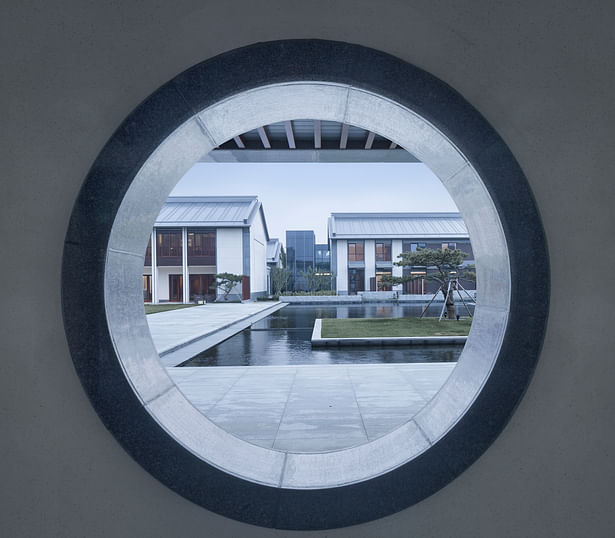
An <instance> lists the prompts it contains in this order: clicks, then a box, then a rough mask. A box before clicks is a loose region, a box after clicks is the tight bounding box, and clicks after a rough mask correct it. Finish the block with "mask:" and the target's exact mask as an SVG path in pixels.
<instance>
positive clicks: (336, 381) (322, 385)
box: [167, 363, 455, 452]
mask: <svg viewBox="0 0 615 538" xmlns="http://www.w3.org/2000/svg"><path fill="white" fill-rule="evenodd" d="M454 366H455V363H421V364H365V365H324V366H251V367H244V366H229V367H210V368H207V367H202V368H168V369H167V371H168V372H169V375H170V376H171V377H172V378H173V380H174V381H175V383H176V384H177V386H178V387H179V388H180V390H181V391H182V392H183V393H184V394H185V395H186V397H187V398H188V399H189V400H190V401H191V402H192V403H193V404H194V405H195V406H196V407H197V408H198V409H199V410H200V411H201V412H202V413H204V414H205V415H206V416H207V417H209V418H210V419H211V420H212V421H213V422H215V423H216V424H218V425H219V426H220V427H221V428H223V429H225V430H226V431H228V432H230V433H232V434H234V435H236V436H237V437H240V438H242V439H244V440H246V441H249V442H251V443H254V444H257V445H261V446H264V447H268V448H274V449H279V450H285V451H292V452H321V451H327V450H338V449H342V448H347V447H350V446H354V445H358V444H361V443H365V442H367V441H370V440H372V439H375V438H377V437H380V436H382V435H384V434H385V433H387V432H389V431H391V430H393V429H395V428H396V427H397V426H400V425H401V424H403V423H404V422H406V421H407V420H409V419H410V418H411V417H412V416H413V415H414V414H415V413H416V412H417V411H419V410H420V409H421V408H422V407H423V406H424V405H425V403H426V402H427V401H428V400H429V399H430V398H431V397H432V396H433V395H434V394H435V393H436V392H437V391H438V390H439V388H440V387H441V386H442V384H443V383H444V381H445V380H446V379H447V377H448V376H449V374H450V373H451V371H452V369H453V368H454Z"/></svg>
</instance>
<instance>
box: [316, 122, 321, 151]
mask: <svg viewBox="0 0 615 538" xmlns="http://www.w3.org/2000/svg"><path fill="white" fill-rule="evenodd" d="M320 137H321V131H320V120H314V148H315V149H320V147H321V145H322V141H321V138H320Z"/></svg>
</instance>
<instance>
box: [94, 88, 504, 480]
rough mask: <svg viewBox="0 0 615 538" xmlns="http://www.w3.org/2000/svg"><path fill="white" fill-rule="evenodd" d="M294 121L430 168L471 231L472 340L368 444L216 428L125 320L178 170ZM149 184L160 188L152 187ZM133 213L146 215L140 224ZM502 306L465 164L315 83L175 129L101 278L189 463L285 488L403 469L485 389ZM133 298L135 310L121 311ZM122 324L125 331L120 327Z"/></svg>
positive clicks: (234, 103)
mask: <svg viewBox="0 0 615 538" xmlns="http://www.w3.org/2000/svg"><path fill="white" fill-rule="evenodd" d="M299 118H314V119H320V120H328V121H336V122H341V123H346V124H350V125H356V126H358V127H363V128H366V129H369V130H370V131H373V132H376V133H378V134H381V135H383V136H384V137H386V138H388V139H389V140H392V141H394V142H396V143H397V144H399V145H400V146H401V147H403V148H405V149H406V150H408V151H410V153H412V154H413V155H415V156H416V157H418V158H419V159H420V160H421V161H422V162H424V163H425V164H426V165H428V166H429V167H430V168H431V169H432V170H433V171H434V172H435V173H436V174H437V175H438V177H439V178H440V179H441V180H442V182H443V183H444V184H445V186H446V187H447V188H448V189H449V191H450V192H451V194H452V196H453V198H454V200H455V202H456V203H457V204H458V207H459V210H460V212H461V214H462V216H463V217H464V220H465V222H466V225H467V227H468V231H469V233H470V237H471V239H472V245H473V250H474V253H475V258H476V268H477V276H478V278H477V282H478V289H477V296H478V297H479V300H478V304H477V306H476V314H475V321H474V324H473V328H472V331H471V334H470V337H469V339H468V340H469V341H468V343H467V346H466V348H465V349H464V352H463V353H462V355H461V357H460V359H459V362H458V365H457V367H456V368H455V369H454V370H453V372H452V374H451V376H450V377H449V379H448V380H447V382H446V383H445V384H444V386H443V387H442V389H441V390H440V391H439V392H438V394H437V395H436V396H435V397H434V398H433V400H432V401H431V402H429V404H428V405H427V406H425V408H423V409H422V410H421V411H420V412H419V413H418V414H417V415H415V416H414V417H412V418H411V417H408V418H409V420H408V422H407V423H406V424H404V425H403V426H402V427H400V428H397V429H396V430H393V431H391V432H389V433H388V434H386V435H384V436H382V437H380V438H378V439H376V440H374V441H371V442H368V443H365V444H362V445H359V446H356V447H352V448H348V449H344V450H338V451H332V452H325V453H311V454H294V453H291V452H288V453H285V452H281V451H278V450H273V449H267V448H263V447H260V446H256V445H253V444H251V443H249V442H246V441H243V440H242V439H239V438H237V437H234V436H232V435H228V434H227V433H226V432H225V431H223V430H222V429H220V428H219V427H218V426H216V425H215V424H213V423H212V422H211V421H210V420H209V419H208V418H207V417H205V416H204V415H202V414H201V413H200V412H199V411H198V410H197V409H195V408H194V407H193V406H192V404H191V403H190V402H189V401H188V400H186V398H185V397H184V396H183V394H182V393H181V392H180V391H179V390H178V389H177V388H175V386H174V383H173V382H172V381H171V379H170V378H169V376H168V375H167V373H166V370H165V368H164V367H163V366H162V363H161V362H160V361H159V360H158V355H157V353H156V351H155V349H154V346H153V343H152V341H151V338H150V337H149V330H148V327H147V322H146V320H145V316H144V315H143V314H142V315H141V316H135V318H136V319H132V320H131V319H127V318H126V315H125V312H126V311H130V312H137V311H138V310H139V309H141V310H142V303H143V299H142V293H141V289H140V287H139V285H138V284H139V278H140V276H141V274H142V272H143V271H142V266H143V263H142V261H143V253H144V252H145V246H146V245H147V240H148V237H149V236H150V235H151V229H152V227H153V223H154V221H155V219H156V215H157V214H158V212H159V211H160V208H161V207H162V205H163V204H164V202H165V200H166V198H167V197H168V194H169V192H170V190H171V189H172V188H173V187H174V186H175V184H176V183H177V182H178V181H179V179H180V178H181V176H182V175H183V173H182V172H183V171H188V169H190V167H191V166H192V165H193V164H194V162H195V161H196V160H197V159H198V157H200V156H201V155H203V154H205V153H208V152H209V151H210V150H211V149H213V148H214V147H216V146H218V145H220V144H222V143H224V142H226V141H227V140H230V139H232V138H233V137H234V136H237V135H240V134H242V133H244V132H248V131H251V130H253V129H256V128H257V127H259V126H260V125H268V124H270V123H276V122H280V121H284V120H289V119H299ZM410 179H411V178H409V180H410ZM154 184H156V185H159V187H158V188H152V187H153V185H154ZM135 215H141V216H142V217H141V218H140V219H139V221H138V226H137V223H135V220H134V216H135ZM146 216H147V217H146ZM135 260H138V262H139V263H135ZM127 268H131V269H132V271H128V270H127ZM494 280H496V282H494ZM495 290H497V293H494V292H495ZM509 298H510V269H509V262H508V254H507V249H506V239H505V237H504V234H503V231H502V226H501V224H500V221H499V218H498V215H497V211H496V210H495V207H494V205H493V202H492V200H491V198H490V196H489V194H488V193H487V190H486V189H485V187H484V184H483V182H482V180H481V179H480V177H479V176H478V174H477V173H476V172H475V170H474V169H473V168H472V166H471V165H470V164H469V163H468V162H467V159H465V157H464V156H463V155H462V154H461V153H460V152H459V150H457V148H456V147H455V146H454V145H453V144H452V143H451V142H450V141H449V140H448V139H447V138H446V137H444V136H443V135H442V133H440V132H439V131H438V130H437V129H435V128H434V127H433V126H432V125H431V124H429V122H427V121H425V120H424V119H423V118H421V117H420V116H418V115H417V114H415V113H413V112H412V111H410V110H408V109H407V108H405V107H402V106H400V105H399V104H397V103H394V102H392V101H391V100H389V99H386V98H383V97H380V96H378V95H376V94H374V93H372V92H367V91H364V90H361V89H359V88H356V87H351V86H348V85H340V84H331V83H326V82H323V81H318V82H297V83H290V84H276V85H270V86H266V87H260V88H255V89H252V90H248V91H246V92H242V93H239V94H237V95H233V96H232V97H229V98H227V99H225V100H223V101H221V102H219V103H216V104H215V105H213V106H211V107H209V108H207V109H206V110H204V111H202V112H200V113H199V114H197V115H195V116H194V117H193V118H191V119H189V120H188V121H187V122H185V123H184V124H183V125H182V126H180V127H179V128H178V129H177V130H176V131H175V132H173V133H172V134H171V135H170V136H169V137H168V138H167V139H166V140H165V141H164V142H163V143H162V144H161V145H160V147H159V148H158V149H157V150H156V151H155V152H154V154H153V155H152V156H151V157H150V158H149V159H148V160H147V161H146V162H145V164H144V165H143V167H142V168H141V170H139V172H138V173H137V174H136V176H135V179H134V181H133V182H132V185H131V186H130V188H129V190H128V192H127V193H126V196H125V197H124V200H123V202H122V205H121V206H120V209H119V211H118V212H117V216H116V218H115V223H114V225H113V228H112V230H111V237H110V239H109V248H108V256H107V264H106V269H105V302H106V305H107V320H108V324H109V328H110V331H111V336H112V338H113V341H114V344H115V348H116V351H117V354H118V358H119V360H120V362H121V364H122V367H123V369H124V372H125V374H126V377H127V378H128V379H129V381H130V383H131V384H132V387H133V389H134V391H135V392H136V394H137V395H138V396H139V398H140V399H141V401H142V402H143V405H144V406H145V407H146V409H147V410H148V411H149V412H150V413H151V414H152V416H153V417H154V418H155V419H156V421H157V422H158V423H159V424H160V425H161V426H162V427H163V428H164V429H165V430H166V431H167V432H169V434H170V435H172V436H173V437H174V438H175V439H176V440H177V441H178V442H180V443H181V444H182V445H184V446H185V447H186V448H187V449H188V450H190V451H192V452H193V453H194V454H195V455H196V456H198V457H199V458H201V459H203V460H204V461H206V462H208V463H210V464H212V465H215V466H216V467H218V468H220V469H222V470H224V471H226V472H229V473H232V474H234V475H236V476H238V477H241V478H244V479H247V480H252V481H255V482H258V483H262V484H267V485H270V486H280V487H292V488H326V487H337V486H340V485H344V484H350V483H353V482H358V481H362V480H366V479H369V478H372V477H374V476H378V475H379V474H382V473H383V472H386V471H389V470H391V469H394V468H396V467H398V466H399V465H401V464H403V463H406V462H407V461H409V460H411V459H413V458H415V457H416V456H418V455H419V454H421V453H422V452H423V451H425V450H427V449H428V448H429V447H430V446H432V445H433V444H434V443H436V442H437V441H438V440H439V439H440V438H441V437H442V436H443V435H444V434H445V433H446V432H447V431H448V430H449V429H450V428H451V427H452V426H453V425H454V424H455V423H456V422H457V421H458V420H459V418H460V417H461V416H462V415H463V413H464V412H465V410H466V409H467V408H468V407H469V406H470V404H471V403H472V401H473V400H474V398H475V397H476V394H477V393H478V391H479V390H480V388H481V387H482V386H483V384H484V383H485V381H486V379H487V377H488V375H489V372H490V371H491V368H492V366H493V363H494V362H495V360H496V358H497V354H498V351H499V348H500V344H501V340H502V337H503V334H504V328H505V327H506V320H507V316H508V307H509ZM129 301H130V302H131V303H134V304H132V305H128V304H127V303H128V302H129ZM127 324H130V331H129V332H127V331H126V330H125V328H126V327H127ZM145 350H147V355H146V354H145ZM145 370H146V371H145Z"/></svg>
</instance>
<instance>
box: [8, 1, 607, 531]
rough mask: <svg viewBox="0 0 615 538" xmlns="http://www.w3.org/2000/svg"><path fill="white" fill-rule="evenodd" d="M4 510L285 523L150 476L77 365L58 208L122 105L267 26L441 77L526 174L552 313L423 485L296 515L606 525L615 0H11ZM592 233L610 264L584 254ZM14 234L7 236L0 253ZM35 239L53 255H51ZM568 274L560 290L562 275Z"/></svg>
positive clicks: (142, 521) (68, 200) (479, 525)
mask: <svg viewBox="0 0 615 538" xmlns="http://www.w3.org/2000/svg"><path fill="white" fill-rule="evenodd" d="M1 9H2V16H1V17H0V26H1V31H0V36H2V37H1V39H2V47H0V58H2V59H1V63H2V66H3V69H2V75H1V77H2V85H1V87H2V90H1V91H2V96H3V121H2V125H3V134H2V144H1V146H2V149H1V151H2V153H1V157H0V160H1V162H3V163H4V174H3V176H2V179H1V189H2V195H1V196H0V206H1V209H2V211H0V219H1V222H2V230H3V231H8V233H6V234H5V236H4V240H5V245H6V248H5V253H6V254H5V257H4V263H3V266H2V271H3V276H4V278H3V281H4V282H6V283H9V282H10V285H7V286H6V288H5V290H4V297H3V299H4V300H3V316H2V324H1V326H2V327H3V333H4V334H3V338H2V343H1V344H0V345H1V352H0V355H1V356H2V358H3V360H2V362H1V366H0V368H1V370H0V374H1V376H0V379H1V380H2V381H1V383H2V385H1V388H2V390H1V391H0V394H2V396H0V402H1V407H0V409H1V410H2V417H3V425H4V432H3V435H2V437H1V438H2V447H3V448H2V453H3V460H2V461H3V464H4V465H6V468H4V469H3V471H2V476H3V485H2V504H1V505H0V506H2V512H3V513H2V518H1V520H2V524H1V525H2V530H3V531H4V532H3V533H4V534H5V535H9V536H32V535H36V536H80V535H87V536H109V535H116V536H174V535H178V534H181V535H184V536H202V535H211V536H220V535H226V536H286V535H293V534H297V535H298V533H291V532H281V531H272V530H268V529H261V528H254V527H250V526H248V525H244V524H240V523H236V522H233V521H229V520H227V519H224V518H222V517H219V516H215V515H213V514H210V513H208V512H206V511H204V510H203V509H202V508H199V507H198V506H195V505H193V504H191V503H189V502H187V501H185V500H184V499H182V498H181V497H179V496H178V495H175V494H174V493H172V492H171V491H170V490H168V489H167V488H165V487H164V486H162V485H161V484H159V483H158V482H157V481H156V480H154V479H153V478H152V477H150V476H149V475H148V474H147V473H146V472H145V471H144V470H143V469H141V468H140V467H139V466H138V465H137V464H135V463H134V462H133V461H132V460H131V459H130V457H129V456H128V455H127V454H126V453H125V452H124V451H123V450H122V449H121V448H120V447H119V445H118V444H117V443H116V441H115V440H114V439H113V438H112V437H111V435H110V434H109V433H108V432H107V431H106V430H105V428H104V426H103V424H102V423H101V422H100V420H99V418H98V416H97V415H96V414H95V412H94V411H93V409H92V408H91V406H90V405H89V403H88V401H87V398H86V396H85V394H84V392H83V390H82V388H81V387H80V385H79V381H78V379H77V376H76V374H75V370H74V367H73V364H72V361H71V359H70V356H69V354H68V350H67V346H66V340H65V336H64V331H63V326H62V319H61V314H60V311H61V310H60V303H59V297H60V285H59V282H60V269H61V267H60V262H61V252H62V244H63V240H64V235H65V232H66V227H67V224H68V218H69V215H70V211H71V209H72V205H73V203H74V200H75V198H76V195H77V192H78V189H79V186H80V184H81V182H82V181H83V178H84V177H85V175H86V173H87V171H88V169H89V167H90V165H91V163H92V161H93V159H94V157H95V156H96V155H97V154H98V152H99V151H100V149H101V147H102V145H103V144H104V142H105V141H106V140H107V139H108V138H109V136H111V134H112V132H113V130H114V129H115V127H116V126H117V125H119V123H120V122H121V120H122V119H123V118H124V117H125V116H126V115H127V114H128V113H129V112H130V111H131V110H132V109H133V108H134V107H135V106H136V105H137V104H138V103H139V102H140V101H141V100H142V99H143V98H144V97H145V96H147V95H148V94H150V93H151V92H152V91H154V90H155V89H156V88H157V87H159V86H160V85H161V84H162V83H163V82H165V81H167V80H168V79H169V78H171V77H172V76H174V75H175V74H177V73H178V72H180V71H182V70H183V69H185V68H187V67H189V66H190V65H192V64H194V63H196V62H198V61H201V60H203V59H204V58H207V57H210V56H213V55H215V54H218V53H220V52H222V51H225V50H229V49H232V48H235V47H238V46H242V45H247V44H250V43H253V42H256V41H263V40H271V39H281V38H291V37H320V38H326V39H336V40H342V41H344V40H345V41H349V42H354V43H360V44H363V45H367V46H371V47H374V48H377V49H381V50H384V51H386V52H389V53H392V54H394V55H397V56H399V57H400V58H402V59H405V60H407V61H409V62H411V63H414V64H415V65H417V66H419V67H421V68H423V69H426V70H427V71H429V72H431V73H432V74H434V75H436V76H438V77H439V78H441V79H442V80H444V81H445V82H448V83H449V84H451V85H452V86H453V87H455V89H457V90H458V91H459V92H461V94H462V95H463V96H464V97H465V98H466V99H468V100H469V101H470V102H471V103H472V104H473V106H475V107H476V108H477V109H478V110H479V111H480V112H481V113H482V114H483V115H484V116H485V117H486V118H487V119H488V120H489V121H490V122H491V124H492V125H493V127H494V128H495V129H496V130H497V131H498V132H499V134H500V135H501V136H502V137H503V138H504V139H505V141H506V143H507V144H508V146H509V147H510V149H511V150H512V151H513V153H514V154H515V156H516V158H517V159H518V160H519V162H520V164H521V166H522V167H523V169H524V172H525V174H526V176H527V177H528V180H529V182H530V184H531V186H532V189H533V191H534V194H535V196H536V199H537V203H538V206H539V209H540V211H541V216H542V219H543V223H544V226H545V229H546V233H547V238H548V241H549V246H550V257H551V265H552V283H551V284H552V290H553V291H552V298H551V311H550V318H549V327H548V332H547V335H546V340H545V345H544V348H543V353H542V357H541V360H540V362H539V364H538V369H537V371H536V373H535V376H534V379H533V381H532V383H531V385H530V387H529V389H528V391H527V394H526V396H525V397H524V399H523V401H522V402H521V404H520V406H519V408H518V410H517V412H516V414H515V415H514V416H513V418H512V420H511V422H510V423H509V425H508V426H507V427H506V429H505V430H504V432H503V433H502V435H501V436H500V437H499V438H498V439H497V440H496V442H495V443H494V444H493V445H492V446H491V447H490V448H489V450H488V451H487V452H486V453H485V454H484V455H483V456H482V457H481V458H480V459H479V460H478V461H477V462H476V463H475V464H474V465H473V466H472V467H471V468H470V469H468V470H467V471H466V472H465V473H464V474H463V475H461V476H460V477H459V478H457V479H456V480H455V481H454V482H452V483H451V484H450V485H449V486H447V487H446V488H444V489H443V490H441V491H439V492H438V493H437V494H435V495H433V496H432V497H430V498H428V499H426V500H425V501H423V502H421V503H420V504H418V505H416V506H414V507H412V508H409V509H408V510H405V511H403V512H400V513H397V514H395V515H393V516H390V517H388V518H385V519H383V520H379V521H374V522H372V523H369V524H365V525H361V526H359V527H356V528H348V529H339V530H334V531H327V532H320V533H317V532H315V533H302V536H407V535H409V534H413V535H417V536H450V535H455V536H555V535H556V536H580V535H591V536H611V535H612V534H613V529H614V528H615V515H614V513H613V511H612V484H613V480H614V479H615V472H614V465H613V463H612V454H613V451H614V450H613V449H614V448H615V443H614V442H613V434H612V433H611V429H612V408H613V396H612V380H613V379H614V375H615V364H614V362H613V360H612V359H611V356H612V345H613V337H612V332H611V331H610V330H609V325H607V323H609V322H608V320H609V318H610V309H609V305H608V304H607V303H606V302H605V301H604V294H603V291H602V290H601V289H600V287H599V283H600V282H601V278H602V275H603V271H604V267H605V266H607V267H610V266H612V265H613V263H614V262H615V259H614V254H613V250H612V249H605V246H608V245H610V243H611V236H612V228H613V215H612V210H611V208H612V207H613V204H614V203H615V193H614V189H613V186H612V177H613V176H614V175H615V169H614V166H613V162H612V123H613V119H615V108H614V105H613V100H612V87H613V84H614V83H615V72H614V66H613V60H612V58H613V52H614V48H615V46H614V41H613V40H614V38H613V34H612V24H611V21H612V20H613V15H614V14H615V10H614V8H612V7H608V6H607V4H606V3H604V2H594V3H591V2H590V3H582V4H581V3H580V2H570V1H568V2H557V3H556V2H544V3H541V4H540V6H536V5H535V4H534V3H532V2H528V1H521V2H514V3H509V4H507V5H494V4H493V3H491V2H479V3H472V4H471V5H457V4H455V3H452V2H442V3H438V4H434V3H433V2H410V3H401V2H393V1H390V0H388V1H383V2H379V3H378V4H374V3H373V2H364V1H362V0H361V1H354V2H349V1H341V2H337V3H336V4H334V5H332V4H330V3H329V2H318V1H317V2H312V3H305V2H296V1H291V2H285V3H279V4H278V3H276V4H275V5H273V4H272V6H271V8H270V9H264V8H263V6H260V5H256V4H253V3H250V2H245V1H243V0H240V1H238V2H235V3H233V4H221V3H202V2H199V3H197V2H178V3H174V4H173V5H168V6H159V5H156V4H154V3H145V4H135V5H128V6H126V5H122V6H120V7H118V6H110V5H108V6H105V5H103V4H100V3H95V2H74V1H73V2H63V3H62V4H61V7H60V6H59V5H54V4H46V5H44V6H42V5H35V4H32V5H29V4H24V3H17V2H9V3H7V4H4V5H3V7H2V8H1ZM594 250H599V251H600V255H599V258H600V259H601V260H602V262H601V263H600V264H588V263H586V262H585V261H583V257H585V256H587V255H588V253H591V252H592V251H594ZM9 253H10V254H9ZM41 259H43V260H45V264H44V269H45V270H41V268H40V267H41V266H40V265H39V262H40V260H41ZM564 292H565V293H564Z"/></svg>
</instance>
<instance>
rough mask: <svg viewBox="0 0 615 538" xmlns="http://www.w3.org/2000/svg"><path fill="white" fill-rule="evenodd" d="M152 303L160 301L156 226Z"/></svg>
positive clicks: (153, 253) (153, 233) (153, 244)
mask: <svg viewBox="0 0 615 538" xmlns="http://www.w3.org/2000/svg"><path fill="white" fill-rule="evenodd" d="M151 242H152V243H151V245H152V304H157V303H158V252H157V244H156V228H154V229H153V230H152V238H151Z"/></svg>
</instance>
